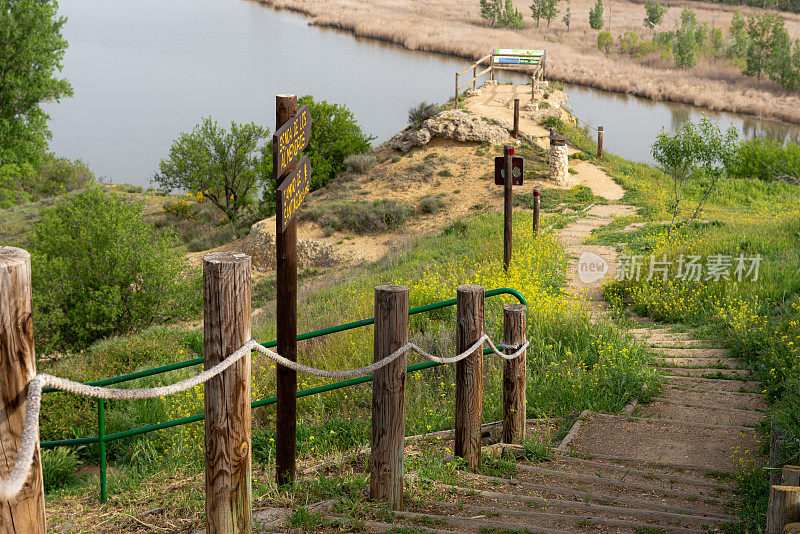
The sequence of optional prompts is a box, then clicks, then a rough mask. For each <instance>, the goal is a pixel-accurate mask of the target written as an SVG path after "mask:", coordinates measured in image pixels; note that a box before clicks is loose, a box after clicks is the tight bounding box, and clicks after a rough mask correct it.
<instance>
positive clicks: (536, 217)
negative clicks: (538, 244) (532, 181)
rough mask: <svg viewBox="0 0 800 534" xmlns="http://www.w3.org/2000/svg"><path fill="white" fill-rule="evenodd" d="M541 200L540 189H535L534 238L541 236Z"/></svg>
mask: <svg viewBox="0 0 800 534" xmlns="http://www.w3.org/2000/svg"><path fill="white" fill-rule="evenodd" d="M540 199H541V194H540V193H539V188H538V187H534V188H533V237H536V236H538V235H539V200H540Z"/></svg>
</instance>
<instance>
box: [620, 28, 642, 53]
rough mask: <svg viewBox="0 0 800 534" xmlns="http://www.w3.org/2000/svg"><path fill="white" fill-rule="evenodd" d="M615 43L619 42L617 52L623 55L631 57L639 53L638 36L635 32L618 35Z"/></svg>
mask: <svg viewBox="0 0 800 534" xmlns="http://www.w3.org/2000/svg"><path fill="white" fill-rule="evenodd" d="M617 41H618V42H619V51H620V52H622V53H623V54H627V55H629V56H633V55H636V54H637V53H638V52H639V36H638V35H636V32H632V31H630V30H628V31H626V32H625V34H624V35H620V36H619V37H618V38H617Z"/></svg>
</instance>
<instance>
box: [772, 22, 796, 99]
mask: <svg viewBox="0 0 800 534" xmlns="http://www.w3.org/2000/svg"><path fill="white" fill-rule="evenodd" d="M772 31H773V34H772V43H771V45H770V48H769V50H768V51H767V57H766V60H765V65H764V71H765V72H766V74H767V76H769V79H770V80H772V81H775V82H778V83H779V84H781V87H783V88H784V89H786V90H787V91H795V90H797V89H798V88H800V40H795V41H794V42H792V40H791V39H790V38H789V33H788V32H787V31H786V28H784V27H783V26H782V25H781V26H774V27H773V28H772Z"/></svg>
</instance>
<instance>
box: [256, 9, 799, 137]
mask: <svg viewBox="0 0 800 534" xmlns="http://www.w3.org/2000/svg"><path fill="white" fill-rule="evenodd" d="M256 1H257V2H259V3H260V4H262V5H265V6H267V7H272V8H276V9H287V10H292V11H296V12H300V13H303V14H305V15H307V16H309V17H311V21H310V24H311V25H316V26H322V27H330V28H338V29H342V30H346V31H349V32H352V33H353V34H354V35H356V36H357V37H364V38H372V39H379V40H382V41H386V42H390V43H394V44H398V45H400V46H403V47H405V48H407V49H409V50H419V51H426V52H437V53H441V54H448V55H454V56H459V57H464V58H469V59H477V58H479V57H482V56H484V55H485V54H486V53H488V52H489V51H491V50H492V49H494V48H497V47H500V46H502V47H515V48H544V49H547V51H548V78H550V79H553V80H560V81H564V82H568V83H574V84H579V85H586V86H590V87H595V88H599V89H603V90H607V91H614V92H618V93H626V94H631V95H636V96H640V97H644V98H649V99H653V100H661V101H672V102H680V103H685V104H691V105H694V106H699V107H702V108H706V109H708V110H712V111H728V112H734V113H746V114H749V115H754V116H757V117H760V118H765V119H770V120H780V121H786V122H791V123H795V124H800V95H798V94H791V95H790V94H786V93H785V91H783V90H782V89H781V88H780V87H779V86H778V85H777V84H775V83H774V82H771V81H761V82H758V81H757V80H755V79H752V78H747V77H744V76H742V75H741V72H740V70H739V69H738V68H737V67H735V66H733V65H731V64H730V63H729V62H728V61H727V60H726V59H718V60H711V59H707V58H700V59H699V61H698V64H697V65H696V66H695V67H693V68H691V69H676V68H675V67H674V64H673V63H672V62H668V61H665V60H663V59H661V58H660V57H657V56H655V55H650V56H644V57H641V58H636V57H631V56H622V55H617V54H611V55H604V54H602V53H601V52H599V51H598V50H597V47H596V37H597V32H596V31H594V30H591V29H590V28H589V25H588V12H589V9H590V7H591V6H593V5H594V2H593V0H571V2H570V6H571V11H572V24H571V25H570V30H569V31H566V30H565V28H564V25H563V23H562V22H561V21H560V16H559V17H558V18H557V20H556V21H554V22H553V24H552V26H551V28H550V29H548V28H546V23H542V25H541V26H540V27H539V28H536V27H535V24H534V22H533V20H532V19H531V18H530V15H529V13H530V10H529V9H528V7H527V5H523V4H522V3H519V2H517V4H518V5H517V8H518V9H519V10H520V11H521V12H522V13H523V14H524V15H525V21H524V27H523V28H522V29H521V30H518V31H514V30H507V29H501V28H490V27H488V26H487V25H486V24H485V23H484V21H483V20H482V19H481V18H480V12H479V5H478V2H477V1H476V2H471V3H470V4H469V5H468V6H467V7H466V8H465V6H464V3H463V2H458V1H457V0H434V1H431V2H416V1H412V0H409V1H408V2H406V4H407V5H405V6H403V9H402V10H400V9H399V8H398V5H397V3H396V2H393V1H391V0H375V1H373V0H313V1H312V0H256ZM605 4H606V14H608V13H609V12H610V13H612V19H611V20H612V28H611V32H612V34H613V35H615V36H616V35H618V34H623V33H624V32H625V31H628V30H630V31H635V32H636V33H637V34H640V35H641V36H642V37H649V30H645V29H644V28H643V27H642V20H643V18H644V8H643V7H642V6H641V5H638V4H631V3H630V2H627V1H623V0H614V1H611V0H606V2H605ZM562 7H563V6H562ZM690 7H691V8H692V9H694V10H695V12H696V14H697V20H698V21H699V22H701V23H702V22H706V23H708V25H709V26H710V27H712V28H722V29H723V30H725V31H727V29H728V27H729V26H730V21H731V18H732V16H733V14H732V11H731V10H730V9H725V8H723V7H722V6H718V5H716V4H706V3H692V5H691V6H690ZM743 11H744V12H747V11H748V9H744V10H743ZM679 17H680V10H679V9H678V8H677V7H673V8H671V9H670V10H669V11H668V13H667V15H666V16H665V18H664V21H663V23H662V27H664V28H673V27H674V26H675V25H676V21H678V19H679ZM784 17H785V18H786V28H787V30H788V32H789V34H790V35H791V36H792V38H796V37H798V36H800V16H799V15H796V14H788V13H787V14H784ZM606 20H608V16H607V17H606ZM607 27H608V23H606V28H607ZM423 82H424V80H423Z"/></svg>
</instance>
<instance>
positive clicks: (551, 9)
mask: <svg viewBox="0 0 800 534" xmlns="http://www.w3.org/2000/svg"><path fill="white" fill-rule="evenodd" d="M560 1H561V0H542V18H543V19H544V20H546V21H547V27H548V28H549V27H550V23H551V22H552V21H553V19H555V18H556V17H557V16H558V11H559V10H558V3H559V2H560Z"/></svg>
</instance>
